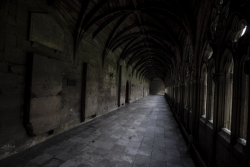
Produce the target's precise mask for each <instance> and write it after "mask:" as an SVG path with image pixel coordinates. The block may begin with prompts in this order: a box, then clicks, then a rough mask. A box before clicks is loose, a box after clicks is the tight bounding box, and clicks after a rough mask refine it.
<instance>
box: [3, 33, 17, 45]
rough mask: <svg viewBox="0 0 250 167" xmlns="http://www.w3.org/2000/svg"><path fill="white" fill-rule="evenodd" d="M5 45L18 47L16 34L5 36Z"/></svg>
mask: <svg viewBox="0 0 250 167" xmlns="http://www.w3.org/2000/svg"><path fill="white" fill-rule="evenodd" d="M4 39H5V44H6V45H9V46H14V47H15V46H16V36H15V35H14V34H8V33H6V34H5V38H4Z"/></svg>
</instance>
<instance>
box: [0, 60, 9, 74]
mask: <svg viewBox="0 0 250 167" xmlns="http://www.w3.org/2000/svg"><path fill="white" fill-rule="evenodd" d="M0 72H5V73H7V72H8V63H6V62H0Z"/></svg>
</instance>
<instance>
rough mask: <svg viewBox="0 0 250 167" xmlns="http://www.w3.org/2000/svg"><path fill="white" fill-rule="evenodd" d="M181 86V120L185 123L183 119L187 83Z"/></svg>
mask: <svg viewBox="0 0 250 167" xmlns="http://www.w3.org/2000/svg"><path fill="white" fill-rule="evenodd" d="M180 85H181V86H180V87H181V91H180V120H181V122H183V121H184V119H183V117H184V99H185V98H184V97H185V83H184V82H182V83H181V84H180Z"/></svg>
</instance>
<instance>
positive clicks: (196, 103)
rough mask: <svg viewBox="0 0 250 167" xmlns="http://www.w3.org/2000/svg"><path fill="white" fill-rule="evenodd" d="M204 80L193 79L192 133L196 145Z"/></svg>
mask: <svg viewBox="0 0 250 167" xmlns="http://www.w3.org/2000/svg"><path fill="white" fill-rule="evenodd" d="M202 83H203V78H194V79H193V97H192V101H193V105H192V109H193V110H192V131H191V135H192V136H193V139H194V140H193V142H194V143H196V141H197V140H198V130H199V126H198V123H199V122H198V121H199V117H200V105H201V97H200V94H201V88H202Z"/></svg>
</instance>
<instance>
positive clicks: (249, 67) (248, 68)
mask: <svg viewBox="0 0 250 167" xmlns="http://www.w3.org/2000/svg"><path fill="white" fill-rule="evenodd" d="M244 72H245V73H246V74H247V75H250V60H247V61H245V65H244Z"/></svg>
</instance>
